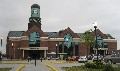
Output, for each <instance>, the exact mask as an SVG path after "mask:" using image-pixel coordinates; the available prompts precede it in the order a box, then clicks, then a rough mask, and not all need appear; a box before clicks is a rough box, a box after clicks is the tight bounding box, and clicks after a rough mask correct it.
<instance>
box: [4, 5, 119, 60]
mask: <svg viewBox="0 0 120 71" xmlns="http://www.w3.org/2000/svg"><path fill="white" fill-rule="evenodd" d="M43 24H44V23H43ZM48 26H49V25H48ZM41 27H42V26H41V18H40V6H39V5H38V4H33V5H32V6H31V17H30V18H29V23H28V30H25V31H9V33H8V36H7V44H6V53H7V57H8V58H14V59H27V58H28V56H30V57H31V58H33V59H34V58H36V57H37V58H40V57H43V58H45V57H50V56H51V55H53V57H55V54H56V52H57V56H65V55H66V54H67V53H68V55H72V56H81V55H87V47H86V45H85V42H84V40H82V39H83V36H84V34H83V33H75V32H74V31H72V29H70V28H69V27H67V28H66V29H64V30H60V31H55V32H44V31H43V30H42V29H41ZM66 39H67V40H66ZM80 40H82V41H80ZM97 41H98V42H99V43H100V47H99V48H98V51H99V53H100V54H102V55H106V54H110V53H112V52H114V51H117V40H116V39H115V38H113V37H112V36H111V35H110V34H104V33H103V32H101V31H100V30H99V29H97ZM67 50H68V52H67ZM92 50H93V53H94V54H96V53H97V50H96V48H93V49H92ZM88 51H89V54H90V49H89V50H88Z"/></svg>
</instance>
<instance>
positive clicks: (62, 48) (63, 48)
mask: <svg viewBox="0 0 120 71" xmlns="http://www.w3.org/2000/svg"><path fill="white" fill-rule="evenodd" d="M62 53H64V42H62Z"/></svg>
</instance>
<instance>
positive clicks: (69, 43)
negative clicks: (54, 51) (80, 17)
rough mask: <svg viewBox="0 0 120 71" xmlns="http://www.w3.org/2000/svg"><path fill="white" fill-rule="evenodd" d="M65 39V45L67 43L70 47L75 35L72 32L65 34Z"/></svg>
mask: <svg viewBox="0 0 120 71" xmlns="http://www.w3.org/2000/svg"><path fill="white" fill-rule="evenodd" d="M66 39H68V42H66ZM64 41H65V42H64V45H67V47H68V48H69V47H70V46H71V45H72V43H73V37H72V36H71V34H66V35H65V36H64Z"/></svg>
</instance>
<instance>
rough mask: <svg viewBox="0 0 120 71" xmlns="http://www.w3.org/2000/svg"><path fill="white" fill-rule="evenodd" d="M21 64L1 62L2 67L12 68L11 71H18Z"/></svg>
mask: <svg viewBox="0 0 120 71" xmlns="http://www.w3.org/2000/svg"><path fill="white" fill-rule="evenodd" d="M20 65H21V64H0V68H12V69H11V70H10V71H16V70H17V68H18V67H19V66H20Z"/></svg>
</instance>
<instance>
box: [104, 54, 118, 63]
mask: <svg viewBox="0 0 120 71" xmlns="http://www.w3.org/2000/svg"><path fill="white" fill-rule="evenodd" d="M104 62H105V63H109V64H112V63H113V64H115V63H120V54H111V55H107V56H106V57H104Z"/></svg>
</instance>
